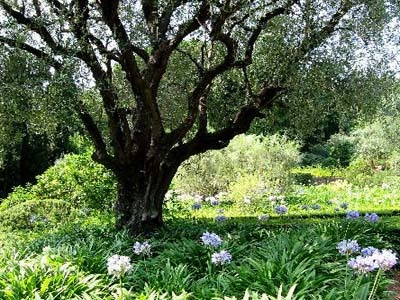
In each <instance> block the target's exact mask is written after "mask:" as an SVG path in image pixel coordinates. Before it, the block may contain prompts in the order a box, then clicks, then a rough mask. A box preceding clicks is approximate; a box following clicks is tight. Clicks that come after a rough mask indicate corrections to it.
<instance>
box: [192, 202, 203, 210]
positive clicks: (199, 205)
mask: <svg viewBox="0 0 400 300" xmlns="http://www.w3.org/2000/svg"><path fill="white" fill-rule="evenodd" d="M200 208H201V203H200V202H196V203H193V205H192V209H193V210H199V209H200Z"/></svg>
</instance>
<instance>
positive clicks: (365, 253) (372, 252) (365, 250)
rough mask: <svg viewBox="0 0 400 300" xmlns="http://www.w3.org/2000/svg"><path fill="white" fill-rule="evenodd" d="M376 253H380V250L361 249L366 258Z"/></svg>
mask: <svg viewBox="0 0 400 300" xmlns="http://www.w3.org/2000/svg"><path fill="white" fill-rule="evenodd" d="M375 251H379V250H378V249H376V248H375V247H366V248H363V249H361V255H362V256H364V257H366V256H370V255H372V254H374V252H375Z"/></svg>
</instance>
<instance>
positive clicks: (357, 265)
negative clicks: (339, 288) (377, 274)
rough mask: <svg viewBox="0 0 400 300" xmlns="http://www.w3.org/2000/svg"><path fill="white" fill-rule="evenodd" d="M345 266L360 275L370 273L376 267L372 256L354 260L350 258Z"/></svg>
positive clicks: (358, 257)
mask: <svg viewBox="0 0 400 300" xmlns="http://www.w3.org/2000/svg"><path fill="white" fill-rule="evenodd" d="M347 265H348V266H349V267H350V268H352V269H353V270H354V271H355V272H357V273H360V274H366V273H369V272H372V271H374V270H375V269H377V267H378V266H377V264H376V262H375V260H374V259H373V258H372V256H367V257H364V256H357V257H356V258H351V259H350V260H349V262H348V263H347Z"/></svg>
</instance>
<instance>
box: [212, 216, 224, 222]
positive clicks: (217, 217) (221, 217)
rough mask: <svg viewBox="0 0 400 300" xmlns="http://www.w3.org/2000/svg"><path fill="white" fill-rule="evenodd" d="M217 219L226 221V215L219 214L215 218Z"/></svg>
mask: <svg viewBox="0 0 400 300" xmlns="http://www.w3.org/2000/svg"><path fill="white" fill-rule="evenodd" d="M214 220H215V221H217V222H225V221H226V217H225V216H224V215H218V216H216V217H215V218H214Z"/></svg>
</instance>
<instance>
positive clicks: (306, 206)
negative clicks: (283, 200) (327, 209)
mask: <svg viewBox="0 0 400 300" xmlns="http://www.w3.org/2000/svg"><path fill="white" fill-rule="evenodd" d="M301 209H302V210H309V209H310V207H309V206H308V205H302V206H301Z"/></svg>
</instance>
